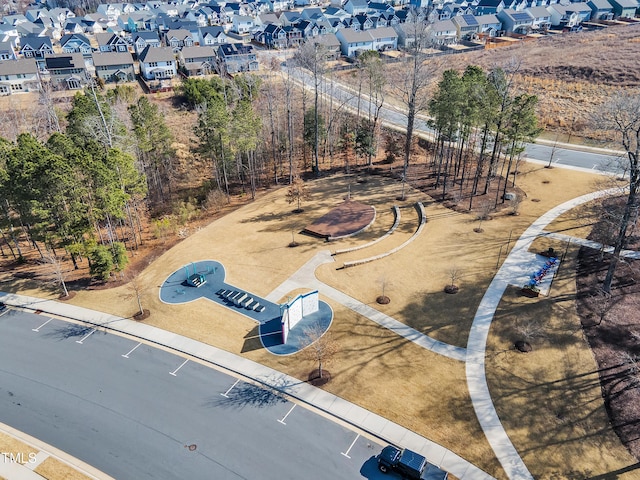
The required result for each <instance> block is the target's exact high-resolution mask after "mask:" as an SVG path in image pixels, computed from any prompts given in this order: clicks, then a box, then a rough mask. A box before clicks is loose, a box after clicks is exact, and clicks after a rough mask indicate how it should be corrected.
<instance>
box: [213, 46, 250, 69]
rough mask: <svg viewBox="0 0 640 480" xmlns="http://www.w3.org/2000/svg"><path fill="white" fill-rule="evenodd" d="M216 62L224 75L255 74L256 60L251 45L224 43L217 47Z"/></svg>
mask: <svg viewBox="0 0 640 480" xmlns="http://www.w3.org/2000/svg"><path fill="white" fill-rule="evenodd" d="M217 53H218V60H219V62H220V66H221V68H223V69H224V71H225V72H226V73H229V74H234V73H240V72H255V71H257V70H258V67H259V64H258V58H257V57H256V54H255V52H254V51H253V47H252V46H251V45H243V44H241V43H225V44H222V45H220V46H219V47H218V52H217Z"/></svg>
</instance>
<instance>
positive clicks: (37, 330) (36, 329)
mask: <svg viewBox="0 0 640 480" xmlns="http://www.w3.org/2000/svg"><path fill="white" fill-rule="evenodd" d="M51 320H53V318H50V319H49V320H47V321H46V322H44V323H43V324H42V325H40V326H39V327H38V328H32V329H31V330H33V331H34V332H39V331H40V329H41V328H42V327H44V326H45V325H46V324H47V323H49V322H50V321H51Z"/></svg>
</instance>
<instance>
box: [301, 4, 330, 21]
mask: <svg viewBox="0 0 640 480" xmlns="http://www.w3.org/2000/svg"><path fill="white" fill-rule="evenodd" d="M300 16H301V17H302V18H303V19H304V20H309V21H310V22H316V21H318V20H321V19H323V18H324V12H323V11H322V9H321V8H318V7H310V8H303V9H302V11H301V12H300Z"/></svg>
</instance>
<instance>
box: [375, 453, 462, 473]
mask: <svg viewBox="0 0 640 480" xmlns="http://www.w3.org/2000/svg"><path fill="white" fill-rule="evenodd" d="M378 468H379V469H380V471H381V472H383V473H387V472H389V471H394V472H397V473H399V474H400V475H402V477H403V478H409V479H411V480H447V478H448V476H449V474H448V473H447V472H445V471H444V470H441V469H440V468H438V467H436V466H435V465H432V464H431V463H429V462H427V459H426V458H424V457H423V456H422V455H420V454H419V453H416V452H412V451H411V450H407V449H406V448H405V449H400V448H396V447H394V446H393V445H389V446H387V447H384V448H383V449H382V452H381V453H380V455H378Z"/></svg>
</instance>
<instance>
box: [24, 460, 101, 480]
mask: <svg viewBox="0 0 640 480" xmlns="http://www.w3.org/2000/svg"><path fill="white" fill-rule="evenodd" d="M35 472H36V473H37V474H38V475H41V476H42V477H44V478H46V479H47V480H89V477H87V476H86V475H83V474H82V473H80V472H78V471H77V470H76V469H74V468H73V467H70V466H69V465H67V464H66V463H63V462H61V461H60V460H58V459H56V458H53V457H49V458H47V459H46V460H45V461H44V462H42V463H41V464H40V465H38V466H37V467H36V468H35Z"/></svg>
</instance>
